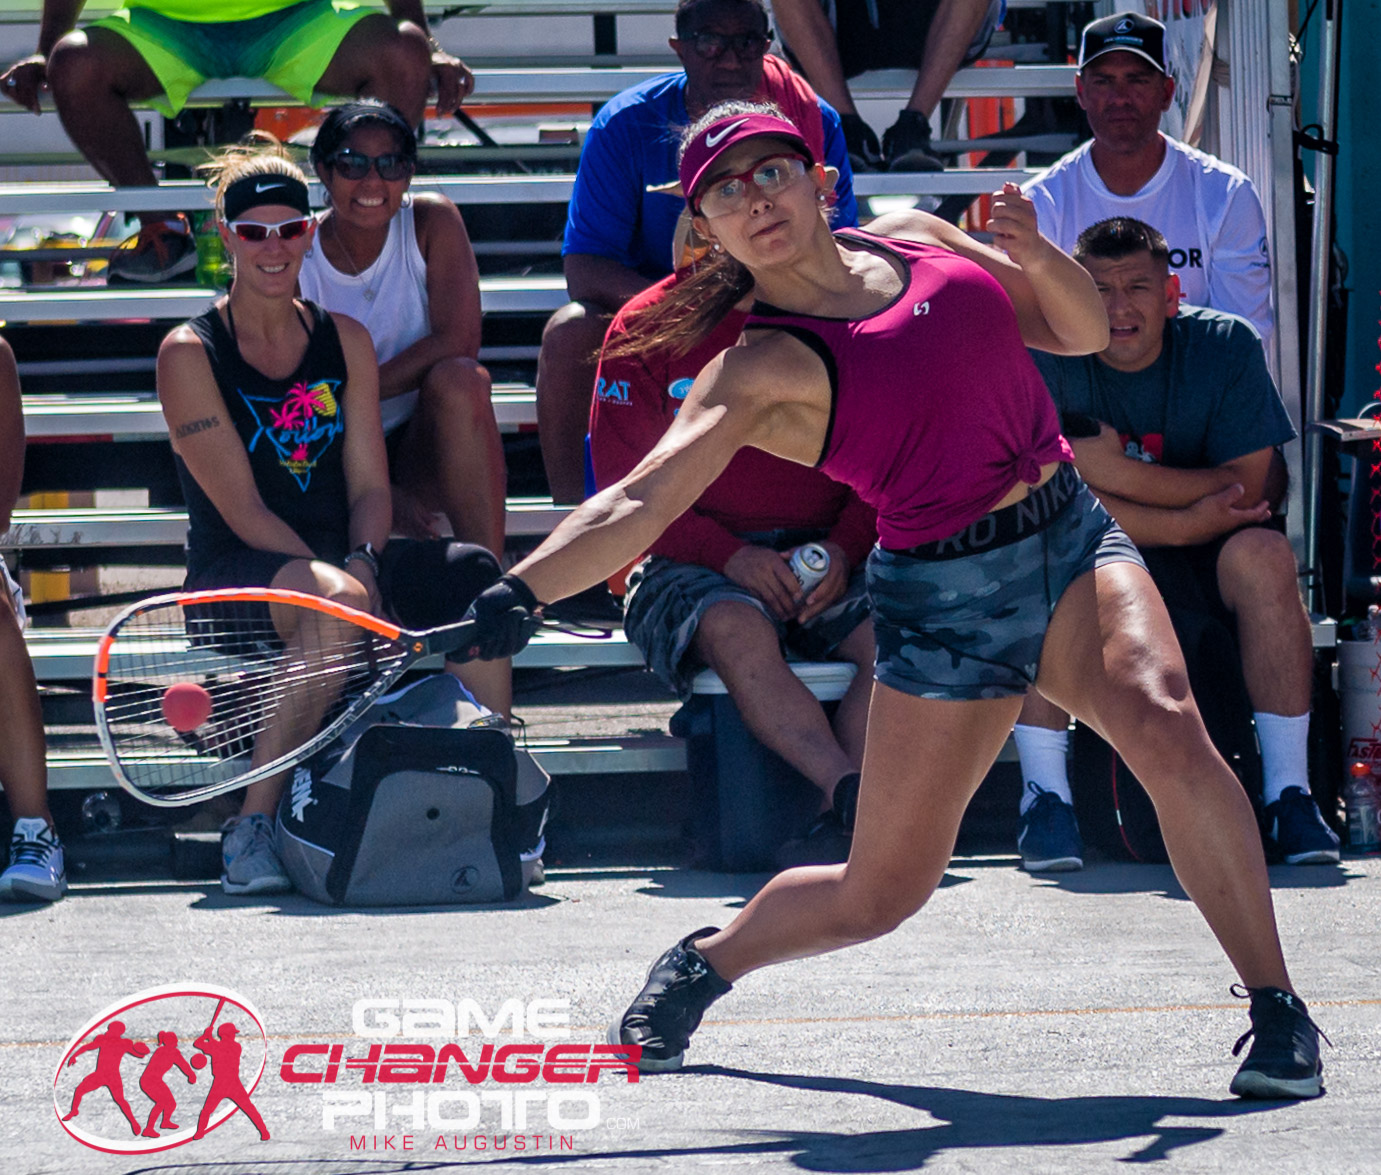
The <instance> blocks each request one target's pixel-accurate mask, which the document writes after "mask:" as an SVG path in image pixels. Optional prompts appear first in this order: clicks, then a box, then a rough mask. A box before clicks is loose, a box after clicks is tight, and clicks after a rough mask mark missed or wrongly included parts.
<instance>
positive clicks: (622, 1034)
mask: <svg viewBox="0 0 1381 1175" xmlns="http://www.w3.org/2000/svg"><path fill="white" fill-rule="evenodd" d="M718 933H719V927H717V926H706V927H702V928H701V929H700V930H697V931H695V932H694V933H692V934H688V935H686V937H685V938H683V939H682V940H681V941H680V942H678V943H677V944H676V945H675V946H674V947H672V948H671V950H669V951H667V952H666V954H664V955H663V956H662V957H661V958H660V959H658V960H657V961H656V962H655V963H653V964H652V969H651V970H650V971H649V972H648V973H647V982H646V983H645V984H644V985H643V989H642V991H640V992H639V993H638V998H637V999H635V1000H634V1001H633V1002H632V1003H631V1004H630V1005H629V1006H628V1011H626V1012H625V1013H624V1014H623V1019H621V1020H620V1021H619V1022H618V1023H617V1024H614V1025H611V1026H610V1028H609V1043H610V1044H636V1045H641V1046H642V1056H641V1057H640V1058H639V1059H638V1061H637V1062H636V1064H637V1066H638V1069H639V1071H640V1072H642V1073H670V1072H672V1071H673V1070H675V1069H679V1068H680V1067H681V1062H682V1061H683V1060H684V1059H685V1055H686V1046H687V1045H688V1044H690V1038H691V1033H692V1032H694V1031H695V1030H696V1029H697V1028H699V1027H700V1018H701V1017H702V1016H703V1015H704V1014H705V1009H706V1008H708V1007H709V1006H710V1005H711V1004H712V1003H714V1002H715V1000H717V999H719V997H720V996H722V995H723V994H724V993H725V992H727V991H732V990H733V984H731V983H727V982H726V981H725V980H723V979H721V978H720V977H719V976H718V975H716V974H715V970H714V968H713V967H711V966H710V964H709V961H708V960H707V959H706V958H705V956H704V955H702V954H701V953H700V952H699V951H697V950H696V949H695V948H694V947H693V946H691V945H690V944H691V943H693V942H694V941H695V940H696V939H697V938H706V937H708V936H709V935H711V934H718Z"/></svg>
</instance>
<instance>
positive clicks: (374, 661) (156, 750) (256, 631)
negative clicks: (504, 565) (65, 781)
mask: <svg viewBox="0 0 1381 1175" xmlns="http://www.w3.org/2000/svg"><path fill="white" fill-rule="evenodd" d="M272 607H273V609H274V613H276V614H277V616H278V619H279V623H280V625H281V626H282V627H283V629H284V631H293V630H294V629H295V630H296V631H297V633H298V636H297V637H296V638H295V639H293V640H290V641H289V642H286V643H285V641H284V640H283V639H282V637H281V636H280V635H279V628H278V627H276V626H275V624H274V614H273V613H271V612H270V606H269V605H268V604H266V603H263V602H260V601H253V602H240V601H217V602H214V603H210V604H206V603H201V604H190V605H184V604H183V603H180V602H177V601H171V602H166V603H161V604H158V605H154V606H151V607H149V608H148V609H147V610H142V611H136V612H135V613H134V614H133V615H131V616H130V617H129V618H128V619H127V620H126V621H125V622H124V623H123V624H122V625H121V626H120V628H119V629H118V631H117V632H116V634H115V638H114V640H113V641H112V643H111V645H110V654H109V664H108V669H107V678H106V680H107V693H106V701H105V722H106V729H107V734H108V738H109V743H110V746H111V748H112V750H113V753H114V755H115V758H116V760H117V762H118V764H119V767H120V769H121V770H122V771H123V772H124V773H125V775H126V777H127V778H128V780H129V781H130V783H131V784H133V785H134V787H136V788H137V789H138V790H140V791H144V792H149V793H151V794H160V793H161V794H164V795H176V794H180V793H183V792H187V791H196V790H200V789H202V788H206V787H216V786H217V785H221V784H225V783H227V782H228V781H230V780H234V779H239V778H241V777H243V776H245V775H246V774H247V773H249V772H251V771H257V770H258V769H262V768H263V767H265V766H267V765H268V764H270V763H271V762H273V761H276V760H278V759H281V758H284V757H285V756H292V755H293V752H295V751H299V750H300V749H301V747H302V746H303V744H304V743H306V742H307V741H309V740H310V739H311V738H312V737H313V736H315V735H316V733H317V732H318V731H319V730H321V729H322V728H323V727H325V726H327V725H329V724H330V723H331V722H332V721H333V720H334V719H335V718H336V717H338V716H339V715H340V714H341V713H342V712H343V711H344V710H345V709H346V708H348V707H349V705H350V704H351V702H352V701H354V700H355V699H357V698H358V697H359V696H360V695H361V693H363V692H364V690H365V689H366V688H367V687H368V686H369V685H370V684H371V683H372V682H373V681H375V680H376V679H377V678H378V677H379V676H380V674H386V673H388V671H389V670H390V669H391V668H393V667H395V666H396V665H398V664H399V663H400V662H402V661H403V660H404V659H405V658H406V655H407V646H406V645H405V644H403V643H402V642H401V641H398V640H390V639H388V638H387V637H384V636H381V635H379V634H377V633H373V632H370V631H368V630H366V629H363V628H360V627H358V626H357V625H355V624H353V623H351V622H350V621H349V620H346V619H344V618H341V617H337V616H334V615H330V614H326V613H321V612H316V611H312V610H309V609H306V608H302V607H300V606H297V605H293V604H285V603H275V604H273V605H272ZM182 682H189V683H192V684H194V685H197V686H200V687H201V688H203V689H205V690H206V692H207V694H209V696H210V703H211V712H210V715H209V716H208V717H207V718H206V720H205V721H204V722H202V723H201V724H200V725H198V726H196V727H195V728H194V729H192V730H188V731H178V730H176V729H174V728H173V727H172V726H171V725H170V724H169V722H168V719H167V717H166V716H165V714H164V697H165V695H166V694H167V691H168V689H169V687H171V686H173V685H176V684H178V683H182ZM173 716H174V717H177V715H176V714H174V715H173ZM256 747H257V748H258V751H257V753H256ZM285 765H286V764H285ZM260 777H262V776H260Z"/></svg>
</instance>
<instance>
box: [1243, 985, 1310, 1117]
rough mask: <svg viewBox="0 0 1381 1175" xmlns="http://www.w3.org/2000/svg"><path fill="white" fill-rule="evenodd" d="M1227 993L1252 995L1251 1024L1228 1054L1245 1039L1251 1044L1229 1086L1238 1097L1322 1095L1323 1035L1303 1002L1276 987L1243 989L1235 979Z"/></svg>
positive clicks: (1248, 996) (1244, 996) (1245, 997)
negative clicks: (1320, 1057) (1320, 1042)
mask: <svg viewBox="0 0 1381 1175" xmlns="http://www.w3.org/2000/svg"><path fill="white" fill-rule="evenodd" d="M1232 994H1233V995H1235V996H1237V998H1238V999H1247V998H1250V999H1251V1009H1250V1014H1251V1018H1252V1026H1251V1028H1249V1029H1248V1030H1247V1031H1246V1032H1244V1033H1243V1034H1242V1035H1241V1037H1240V1038H1238V1041H1237V1043H1236V1044H1235V1045H1233V1046H1232V1055H1233V1056H1234V1057H1235V1056H1237V1054H1238V1053H1240V1052H1241V1051H1242V1046H1243V1045H1244V1044H1246V1043H1247V1041H1248V1040H1249V1039H1250V1040H1251V1042H1252V1047H1251V1050H1250V1051H1249V1052H1248V1053H1247V1059H1246V1060H1245V1061H1243V1062H1242V1067H1241V1068H1240V1069H1238V1070H1237V1075H1236V1076H1235V1077H1234V1078H1233V1079H1232V1085H1231V1086H1229V1089H1230V1090H1231V1091H1232V1092H1233V1093H1235V1094H1236V1095H1237V1096H1238V1097H1259V1098H1307V1097H1318V1096H1319V1095H1320V1094H1321V1093H1323V1062H1322V1061H1321V1060H1319V1037H1320V1036H1323V1033H1322V1032H1321V1031H1320V1030H1319V1026H1318V1025H1317V1024H1315V1023H1314V1021H1313V1020H1311V1019H1310V1018H1309V1009H1308V1008H1306V1007H1305V1006H1304V1001H1303V1000H1302V999H1300V998H1299V996H1297V995H1291V994H1290V993H1289V992H1288V991H1281V990H1280V988H1278V987H1253V988H1244V987H1241V986H1239V985H1238V984H1235V983H1234V984H1233V985H1232ZM1253 1038H1254V1039H1253ZM1324 1040H1328V1037H1326V1036H1324ZM1330 1043H1331V1042H1330Z"/></svg>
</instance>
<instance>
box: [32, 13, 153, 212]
mask: <svg viewBox="0 0 1381 1175" xmlns="http://www.w3.org/2000/svg"><path fill="white" fill-rule="evenodd" d="M48 86H49V88H50V89H51V90H52V92H53V101H54V102H55V103H56V104H57V108H58V117H59V118H61V119H62V126H63V129H64V130H65V131H66V132H67V134H68V137H69V138H70V139H71V140H72V142H73V143H74V144H75V145H76V147H77V150H79V151H80V152H81V153H82V154H83V155H84V156H86V159H87V162H89V163H90V164H91V166H92V167H94V168H95V169H96V170H97V171H98V172H99V173H100V175H101V178H102V179H104V180H105V181H106V182H107V183H109V184H111V185H113V186H115V187H132V186H151V185H152V184H154V183H156V182H157V180H156V179H155V176H154V171H153V166H152V164H150V163H149V157H148V153H147V152H146V151H145V150H144V136H143V134H142V132H141V131H140V129H139V122H138V120H137V119H136V118H135V117H134V113H133V111H131V110H130V105H129V104H130V103H131V102H140V101H145V100H147V99H149V98H152V97H155V96H156V95H158V94H161V93H162V92H163V88H162V86H160V85H159V84H158V79H157V78H156V77H155V76H154V73H153V71H152V70H151V69H150V68H149V67H148V65H147V64H146V63H145V61H144V59H143V58H142V57H140V56H139V54H138V52H137V51H136V50H135V48H134V46H133V45H131V44H130V43H129V42H128V41H126V40H125V39H124V37H122V36H120V35H119V34H118V33H112V32H108V31H107V30H105V29H86V30H81V29H79V30H76V31H74V32H70V33H68V34H67V35H66V36H65V37H63V38H62V39H61V40H60V41H59V42H58V43H57V44H56V45H55V46H54V47H53V52H52V54H51V55H50V56H49V59H48ZM166 215H167V213H154V212H148V213H141V214H140V216H141V218H142V219H150V218H152V219H161V218H163V217H164V216H166Z"/></svg>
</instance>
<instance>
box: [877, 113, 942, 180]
mask: <svg viewBox="0 0 1381 1175" xmlns="http://www.w3.org/2000/svg"><path fill="white" fill-rule="evenodd" d="M882 153H883V155H884V156H886V158H887V170H888V171H944V170H945V165H944V163H943V162H942V161H941V160H940V159H938V158H937V157H936V156H935V155H934V154H933V152H932V151H931V147H930V119H928V118H926V116H925V115H924V114H922V113H921V112H920V111H919V110H903V111H902V112H901V113H900V114H898V115H897V121H896V122H894V123H893V124H892V125H891V126H890V127H888V128H887V130H885V131H884V132H883V134H882Z"/></svg>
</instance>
